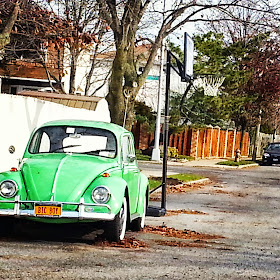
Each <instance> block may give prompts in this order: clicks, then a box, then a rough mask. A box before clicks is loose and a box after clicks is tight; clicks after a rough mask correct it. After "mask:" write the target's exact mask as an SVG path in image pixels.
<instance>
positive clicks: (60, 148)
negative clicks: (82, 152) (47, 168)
mask: <svg viewBox="0 0 280 280" xmlns="http://www.w3.org/2000/svg"><path fill="white" fill-rule="evenodd" d="M79 146H81V145H67V146H63V147H59V148H56V149H54V150H53V151H52V153H54V152H56V151H58V150H62V149H66V148H73V147H79Z"/></svg>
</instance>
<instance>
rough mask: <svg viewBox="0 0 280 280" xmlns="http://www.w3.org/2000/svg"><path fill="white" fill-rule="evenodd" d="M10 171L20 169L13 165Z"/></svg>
mask: <svg viewBox="0 0 280 280" xmlns="http://www.w3.org/2000/svg"><path fill="white" fill-rule="evenodd" d="M10 171H12V172H16V171H18V170H17V168H16V167H12V168H11V170H10Z"/></svg>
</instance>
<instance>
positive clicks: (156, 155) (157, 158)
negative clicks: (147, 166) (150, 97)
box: [151, 0, 166, 161]
mask: <svg viewBox="0 0 280 280" xmlns="http://www.w3.org/2000/svg"><path fill="white" fill-rule="evenodd" d="M165 5H166V4H165V0H164V1H163V16H162V19H163V21H164V18H165ZM164 42H165V40H164V39H162V42H161V52H160V70H159V85H158V102H157V118H156V130H155V144H154V148H153V151H152V158H151V160H155V161H160V149H159V142H160V119H161V99H162V98H161V96H162V85H163V75H164V72H163V64H164Z"/></svg>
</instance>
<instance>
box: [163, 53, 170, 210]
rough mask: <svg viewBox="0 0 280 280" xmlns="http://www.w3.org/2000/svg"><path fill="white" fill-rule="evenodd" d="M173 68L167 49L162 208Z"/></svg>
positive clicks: (164, 199) (164, 195)
mask: <svg viewBox="0 0 280 280" xmlns="http://www.w3.org/2000/svg"><path fill="white" fill-rule="evenodd" d="M170 70H171V52H170V51H167V62H166V88H165V110H164V146H163V166H162V191H161V208H163V209H166V181H167V151H168V140H169V139H168V129H169V88H170V72H171V71H170Z"/></svg>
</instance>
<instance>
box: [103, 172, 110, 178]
mask: <svg viewBox="0 0 280 280" xmlns="http://www.w3.org/2000/svg"><path fill="white" fill-rule="evenodd" d="M102 177H110V174H109V173H106V172H105V173H103V174H102Z"/></svg>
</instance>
